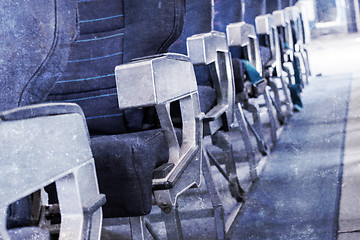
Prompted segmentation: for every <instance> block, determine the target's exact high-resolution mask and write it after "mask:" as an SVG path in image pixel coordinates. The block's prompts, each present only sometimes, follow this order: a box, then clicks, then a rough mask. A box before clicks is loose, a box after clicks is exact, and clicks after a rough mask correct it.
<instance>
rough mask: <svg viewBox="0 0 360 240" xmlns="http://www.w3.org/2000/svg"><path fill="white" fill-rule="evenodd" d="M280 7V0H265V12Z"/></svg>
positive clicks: (270, 11)
mask: <svg viewBox="0 0 360 240" xmlns="http://www.w3.org/2000/svg"><path fill="white" fill-rule="evenodd" d="M281 8H282V1H281V0H266V13H272V12H273V11H276V10H280V9H281Z"/></svg>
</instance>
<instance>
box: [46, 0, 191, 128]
mask: <svg viewBox="0 0 360 240" xmlns="http://www.w3.org/2000/svg"><path fill="white" fill-rule="evenodd" d="M78 5H79V18H80V37H79V39H78V40H77V42H76V43H75V45H74V47H73V48H72V50H71V54H70V57H69V61H68V64H67V67H66V71H65V72H64V74H63V75H62V76H61V78H60V79H59V81H57V83H56V85H55V86H54V88H53V90H52V93H51V95H50V96H49V98H48V100H49V101H67V102H75V103H77V104H79V105H80V106H81V107H82V109H83V110H84V112H85V116H86V119H87V123H88V127H89V130H90V132H91V133H101V134H116V133H123V132H128V131H134V130H141V129H142V120H143V112H142V111H134V110H130V111H129V112H125V114H124V112H122V111H120V110H119V109H118V104H117V93H116V84H115V77H114V69H115V66H117V65H119V64H122V63H126V62H129V61H130V60H131V59H133V58H138V57H143V56H147V55H153V54H157V53H162V52H166V51H167V49H168V47H169V46H170V44H171V43H172V42H173V41H175V40H176V39H177V38H178V36H179V35H180V33H181V30H182V27H183V14H184V6H185V4H184V0H167V1H165V0H158V1H151V0H145V1H139V0H103V1H98V0H87V1H80V0H78ZM149 19H151V21H150V20H149ZM159 26H161V27H159ZM134 81H136V79H134Z"/></svg>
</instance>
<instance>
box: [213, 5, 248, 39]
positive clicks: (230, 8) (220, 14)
mask: <svg viewBox="0 0 360 240" xmlns="http://www.w3.org/2000/svg"><path fill="white" fill-rule="evenodd" d="M244 11H245V1H244V0H242V1H239V0H236V1H234V0H222V1H215V2H214V13H215V14H214V15H215V16H214V30H216V31H220V32H225V31H226V26H227V25H229V24H230V23H235V22H242V21H244Z"/></svg>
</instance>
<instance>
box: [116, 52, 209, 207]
mask: <svg viewBox="0 0 360 240" xmlns="http://www.w3.org/2000/svg"><path fill="white" fill-rule="evenodd" d="M115 76H116V82H117V91H118V100H119V107H120V109H129V108H141V107H148V106H155V108H156V111H157V113H158V117H159V120H160V125H161V128H162V130H163V132H164V134H165V137H166V140H167V144H168V147H169V161H168V162H169V163H172V164H174V167H173V168H172V169H171V171H169V172H168V173H167V174H166V176H164V177H163V178H159V179H153V189H154V190H166V189H172V188H174V186H175V185H176V183H177V181H178V179H179V177H180V176H181V174H182V172H183V171H184V169H185V168H186V167H187V165H188V164H189V163H190V162H191V161H196V162H198V168H199V169H200V164H201V154H199V153H200V152H201V147H202V117H203V116H202V114H201V112H200V107H199V99H198V92H197V85H196V80H195V73H194V69H193V66H192V64H191V63H190V61H189V59H188V58H187V57H186V56H184V55H180V54H162V55H155V56H149V57H145V58H140V59H135V60H134V61H132V62H130V63H128V64H123V65H119V66H117V67H116V68H115ZM134 79H136V81H134ZM134 92H136V93H137V94H134ZM174 101H179V102H180V109H181V117H182V126H183V129H182V145H181V146H180V144H179V142H178V139H177V137H176V133H175V127H174V125H173V123H172V119H171V115H170V104H171V103H172V102H174ZM193 179H194V180H191V181H190V180H189V184H188V185H189V186H186V187H185V188H189V187H191V186H192V185H194V184H195V185H198V184H199V183H200V174H199V173H197V174H195V175H194V177H193ZM175 198H176V197H175ZM160 207H161V206H160Z"/></svg>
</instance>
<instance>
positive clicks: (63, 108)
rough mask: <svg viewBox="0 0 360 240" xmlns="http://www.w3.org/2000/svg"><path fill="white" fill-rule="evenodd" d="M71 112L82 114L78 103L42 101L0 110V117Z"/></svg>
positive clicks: (9, 118)
mask: <svg viewBox="0 0 360 240" xmlns="http://www.w3.org/2000/svg"><path fill="white" fill-rule="evenodd" d="M71 113H78V114H80V115H81V116H84V113H83V111H82V110H81V108H80V107H79V105H77V104H74V103H44V104H36V105H30V106H25V107H18V108H14V109H11V110H7V111H3V112H0V119H1V120H2V121H15V120H23V119H29V118H35V117H45V116H53V115H62V114H71Z"/></svg>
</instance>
